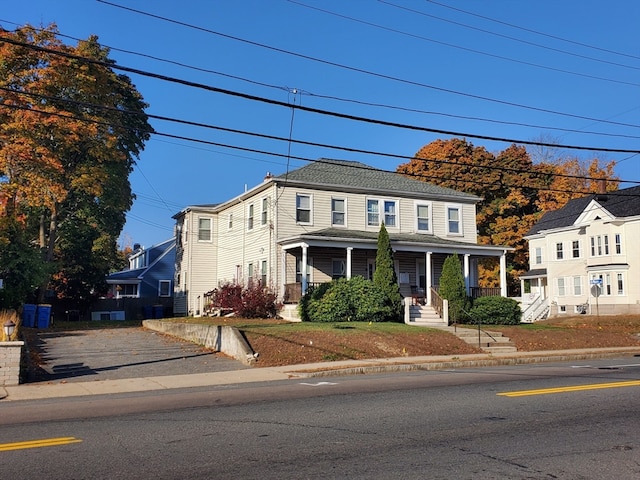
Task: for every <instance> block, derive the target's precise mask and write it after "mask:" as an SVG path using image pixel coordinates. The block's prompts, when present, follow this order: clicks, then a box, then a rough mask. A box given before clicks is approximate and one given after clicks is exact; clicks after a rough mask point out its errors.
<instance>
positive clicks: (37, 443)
mask: <svg viewBox="0 0 640 480" xmlns="http://www.w3.org/2000/svg"><path fill="white" fill-rule="evenodd" d="M79 442H82V440H80V439H78V438H75V437H58V438H45V439H42V440H28V441H26V442H15V443H0V452H7V451H9V450H23V449H25V448H40V447H55V446H57V445H67V444H69V443H79Z"/></svg>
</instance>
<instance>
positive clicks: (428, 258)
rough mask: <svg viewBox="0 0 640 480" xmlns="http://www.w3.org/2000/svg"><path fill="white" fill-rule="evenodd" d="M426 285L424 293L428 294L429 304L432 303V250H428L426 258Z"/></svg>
mask: <svg viewBox="0 0 640 480" xmlns="http://www.w3.org/2000/svg"><path fill="white" fill-rule="evenodd" d="M424 276H425V286H424V293H425V295H426V296H427V305H431V252H427V254H426V255H425V259H424Z"/></svg>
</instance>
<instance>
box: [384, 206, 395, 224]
mask: <svg viewBox="0 0 640 480" xmlns="http://www.w3.org/2000/svg"><path fill="white" fill-rule="evenodd" d="M396 211H397V209H396V202H394V201H393V200H385V201H384V224H385V225H386V226H387V227H396V226H397V222H396V217H397V213H396Z"/></svg>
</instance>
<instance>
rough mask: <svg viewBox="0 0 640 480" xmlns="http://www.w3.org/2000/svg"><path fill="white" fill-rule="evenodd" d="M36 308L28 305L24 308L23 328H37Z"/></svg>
mask: <svg viewBox="0 0 640 480" xmlns="http://www.w3.org/2000/svg"><path fill="white" fill-rule="evenodd" d="M36 308H37V307H36V306H35V305H32V304H30V303H27V304H25V305H23V306H22V326H23V327H27V328H33V327H35V326H36Z"/></svg>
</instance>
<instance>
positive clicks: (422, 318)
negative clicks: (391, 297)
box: [407, 305, 447, 327]
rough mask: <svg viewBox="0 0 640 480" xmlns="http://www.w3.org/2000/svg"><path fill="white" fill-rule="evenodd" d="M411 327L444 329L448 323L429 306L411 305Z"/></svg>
mask: <svg viewBox="0 0 640 480" xmlns="http://www.w3.org/2000/svg"><path fill="white" fill-rule="evenodd" d="M409 309H410V310H409V321H408V322H407V323H408V324H409V325H413V326H416V327H442V326H446V325H447V323H446V322H445V321H444V320H443V319H442V318H440V315H438V314H437V313H436V311H435V310H434V309H433V308H432V307H430V306H428V305H411V306H410V307H409Z"/></svg>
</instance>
